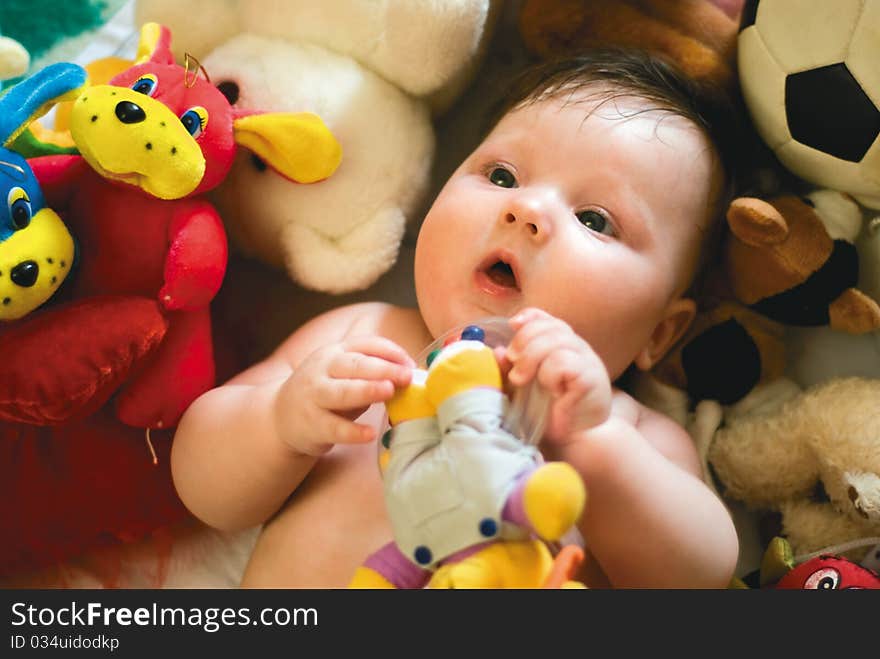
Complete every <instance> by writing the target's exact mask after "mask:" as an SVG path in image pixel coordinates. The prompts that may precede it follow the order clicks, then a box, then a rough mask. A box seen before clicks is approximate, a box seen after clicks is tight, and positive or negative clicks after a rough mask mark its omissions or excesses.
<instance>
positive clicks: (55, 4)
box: [0, 0, 126, 85]
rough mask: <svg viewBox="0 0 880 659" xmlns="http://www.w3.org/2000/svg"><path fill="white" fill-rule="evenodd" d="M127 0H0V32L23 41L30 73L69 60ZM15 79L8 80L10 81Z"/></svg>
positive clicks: (9, 83)
mask: <svg viewBox="0 0 880 659" xmlns="http://www.w3.org/2000/svg"><path fill="white" fill-rule="evenodd" d="M125 2H126V0H0V32H2V34H4V35H5V36H7V37H11V38H13V39H15V40H16V41H18V42H19V43H20V44H21V45H23V46H24V47H25V48H26V49H27V51H28V53H29V54H30V56H31V69H30V71H29V73H33V72H34V71H36V70H37V69H40V68H42V67H43V66H45V65H46V64H47V63H49V62H53V61H65V60H68V61H69V60H72V59H73V58H74V57H76V56H77V54H78V53H79V52H80V51H81V50H82V47H83V46H84V45H85V44H87V43H88V42H89V40H90V38H91V36H92V34H93V32H94V31H95V30H97V29H99V28H100V27H101V26H102V25H103V24H104V23H106V22H107V21H108V20H109V19H110V18H112V17H113V15H114V14H115V13H116V12H117V11H119V9H120V8H121V7H122V6H123V5H124V4H125ZM14 82H15V80H10V81H9V82H8V83H7V84H8V85H11V84H13V83H14Z"/></svg>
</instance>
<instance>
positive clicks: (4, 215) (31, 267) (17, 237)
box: [0, 63, 86, 321]
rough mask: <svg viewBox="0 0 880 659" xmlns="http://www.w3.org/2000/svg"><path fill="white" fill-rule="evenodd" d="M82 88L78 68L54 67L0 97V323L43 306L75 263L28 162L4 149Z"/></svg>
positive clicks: (83, 79) (70, 246)
mask: <svg viewBox="0 0 880 659" xmlns="http://www.w3.org/2000/svg"><path fill="white" fill-rule="evenodd" d="M85 84H86V72H85V70H84V69H83V68H82V67H80V66H77V65H76V64H68V63H60V64H52V65H50V66H47V67H46V68H44V69H42V70H40V71H38V72H37V73H35V74H34V75H32V76H30V77H29V78H26V79H25V80H23V81H22V82H20V83H18V84H17V85H15V86H13V87H11V88H10V89H9V90H8V91H7V92H6V93H5V94H4V95H3V96H2V97H0V140H2V145H3V146H2V148H0V194H2V197H0V320H4V321H9V320H16V319H18V318H21V317H23V316H25V315H26V314H28V313H30V312H31V311H33V310H34V309H36V308H37V307H39V306H40V305H41V304H43V303H44V302H46V300H48V299H49V298H50V297H51V296H52V295H53V294H54V293H55V291H56V290H57V289H58V287H59V286H60V285H61V283H62V282H63V281H64V279H65V278H66V277H67V275H68V273H69V272H70V270H71V267H72V266H73V261H74V241H73V237H72V236H71V235H70V232H69V231H68V230H67V227H66V226H65V225H64V223H63V222H62V221H61V218H60V217H59V216H58V214H57V213H55V212H54V211H53V210H52V209H50V208H47V207H46V203H45V200H44V198H43V193H42V190H41V189H40V185H39V183H38V182H37V179H36V177H35V176H34V173H33V171H32V170H31V168H30V166H29V165H28V163H27V160H25V158H24V157H22V156H21V155H20V154H18V153H16V152H15V151H11V150H10V149H9V148H7V147H9V145H10V144H12V142H14V141H15V138H16V137H18V136H19V134H20V133H21V132H22V131H23V130H24V129H25V128H27V126H28V124H30V123H31V122H32V121H34V120H35V119H37V118H38V117H41V116H42V115H44V114H45V113H46V112H48V111H49V109H50V108H51V107H52V106H53V105H54V104H55V103H58V102H61V101H66V100H72V99H74V98H76V97H77V96H78V95H79V93H80V90H81V89H82V88H83V87H84V86H85ZM3 201H5V203H3Z"/></svg>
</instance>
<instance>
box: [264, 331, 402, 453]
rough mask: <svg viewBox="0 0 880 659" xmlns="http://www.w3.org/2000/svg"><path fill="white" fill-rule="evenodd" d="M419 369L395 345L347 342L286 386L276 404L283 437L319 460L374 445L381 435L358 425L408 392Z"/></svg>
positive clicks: (375, 340)
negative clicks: (335, 451)
mask: <svg viewBox="0 0 880 659" xmlns="http://www.w3.org/2000/svg"><path fill="white" fill-rule="evenodd" d="M414 366H415V363H414V362H413V360H412V359H411V358H410V356H409V355H408V354H407V353H406V351H404V350H403V348H401V347H400V346H398V345H397V344H396V343H394V342H392V341H389V340H388V339H385V338H382V337H378V336H363V337H353V338H350V339H346V340H344V341H342V342H340V343H334V344H331V345H329V346H325V347H323V348H320V349H319V350H317V351H315V352H313V353H312V354H311V355H309V356H308V357H306V358H305V359H304V360H303V361H302V362H301V363H300V364H299V366H298V367H297V368H296V369H295V370H294V372H293V374H292V375H291V376H290V377H289V378H288V379H287V381H286V382H285V383H284V384H283V385H282V386H281V389H280V390H279V392H278V397H277V399H276V403H275V409H276V419H277V422H278V424H279V427H278V433H279V436H280V437H281V438H282V441H283V442H284V443H285V444H286V445H288V446H289V447H290V448H292V449H293V450H295V451H297V452H298V453H302V454H305V455H311V456H319V455H321V454H323V453H326V452H327V451H329V450H330V448H332V446H333V445H334V444H358V443H365V442H369V441H372V440H373V439H375V437H376V429H375V428H373V427H372V426H369V425H366V424H361V423H355V422H354V419H356V418H357V417H359V416H360V415H361V414H363V413H364V412H365V411H366V409H367V408H368V407H369V406H370V405H371V404H373V403H384V402H385V401H387V400H388V399H390V398H391V397H392V396H393V395H394V390H395V387H401V386H406V385H408V384H409V382H410V379H411V377H412V369H413V367H414Z"/></svg>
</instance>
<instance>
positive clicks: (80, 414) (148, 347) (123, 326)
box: [0, 297, 167, 425]
mask: <svg viewBox="0 0 880 659" xmlns="http://www.w3.org/2000/svg"><path fill="white" fill-rule="evenodd" d="M166 330H167V322H166V320H165V317H164V315H163V314H162V312H161V310H160V309H159V305H158V304H157V303H156V302H155V301H154V300H150V299H147V298H128V297H102V298H92V299H87V300H79V301H77V302H72V303H69V304H66V305H62V306H59V307H55V308H49V309H47V310H45V311H38V312H36V313H34V314H32V315H31V316H28V317H27V318H25V319H24V320H23V321H20V322H18V323H12V324H9V325H6V326H0V342H2V344H3V345H6V346H9V347H10V348H9V349H7V350H4V352H3V367H2V377H0V420H3V421H8V422H13V423H29V424H33V425H56V424H61V423H65V422H69V421H72V420H76V419H82V418H85V417H86V416H88V415H89V414H92V413H93V412H95V411H97V410H98V408H99V407H101V406H102V405H103V404H104V403H106V402H107V399H108V398H109V397H110V396H111V394H112V393H113V392H114V391H115V390H116V389H117V388H118V387H119V385H120V384H122V382H123V381H124V380H125V379H126V377H127V376H128V374H129V372H130V371H131V368H132V366H133V365H134V364H136V363H138V362H139V361H140V360H141V359H143V358H144V357H145V356H147V355H149V354H150V353H151V352H153V351H154V350H155V349H156V348H157V347H158V345H159V343H160V342H161V341H162V339H163V337H164V336H165V332H166Z"/></svg>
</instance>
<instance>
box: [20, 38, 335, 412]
mask: <svg viewBox="0 0 880 659" xmlns="http://www.w3.org/2000/svg"><path fill="white" fill-rule="evenodd" d="M169 48H170V32H169V31H168V29H167V28H164V27H160V26H159V25H157V24H155V23H150V24H146V25H145V26H144V27H143V28H142V31H141V45H140V51H139V58H138V63H137V64H136V65H135V66H134V67H132V68H130V69H128V70H126V71H124V72H123V73H121V74H119V75H118V76H116V77H115V78H113V80H112V81H111V83H110V84H108V85H99V86H94V87H92V88H90V89H89V90H88V91H87V92H86V93H84V94H82V95H81V96H80V97H79V98H78V99H77V101H76V103H75V104H74V107H73V109H72V111H71V117H70V127H71V134H72V136H73V139H74V142H75V143H76V146H77V148H78V149H79V151H80V152H81V153H82V155H83V159H84V161H85V162H83V159H79V158H49V159H34V160H33V161H32V162H33V163H34V167H35V169H36V171H37V172H38V176H42V177H43V178H45V179H46V180H47V181H50V183H49V184H48V185H47V189H48V190H49V192H47V194H53V195H54V196H55V198H56V199H58V200H59V205H60V206H61V207H64V208H67V209H68V217H69V222H70V223H71V226H72V227H73V228H74V230H75V231H76V233H77V235H78V236H79V239H80V242H81V245H82V262H83V265H82V267H81V269H80V271H79V273H78V275H77V278H76V281H75V284H74V296H75V297H77V298H86V297H94V296H97V295H137V296H145V297H152V298H154V299H156V300H158V301H159V303H160V305H161V306H162V308H163V311H164V312H165V314H166V318H167V321H168V331H167V335H166V337H165V339H164V341H163V344H162V347H161V350H160V352H159V353H158V354H157V355H156V356H155V358H154V359H153V360H152V362H151V364H150V365H149V367H148V368H145V369H143V370H142V371H141V372H140V373H139V374H138V375H137V376H136V377H135V378H134V379H132V380H131V381H129V382H128V383H127V386H126V388H125V391H124V392H121V393H120V394H119V396H118V398H117V401H116V405H117V410H118V413H119V418H120V419H121V420H122V421H123V422H125V423H127V424H128V425H132V426H135V427H140V428H162V427H168V426H172V425H174V424H175V423H176V421H177V419H178V418H179V417H180V415H181V414H182V412H183V410H184V409H186V407H187V406H188V405H189V403H190V402H192V400H194V399H195V397H196V396H198V395H199V394H201V393H202V392H204V391H206V390H207V389H208V388H210V387H211V386H213V384H214V363H213V357H212V349H211V327H210V316H209V312H208V303H209V302H210V300H211V299H212V298H213V296H214V294H215V293H216V292H217V290H218V289H219V287H220V284H221V282H222V279H223V275H224V272H225V268H226V239H225V233H224V230H223V225H222V222H221V220H220V218H219V216H218V215H217V213H216V211H215V210H214V208H213V207H212V205H211V204H210V203H209V202H207V201H206V200H204V198H203V197H202V194H203V193H205V192H206V191H207V190H210V189H211V188H213V187H215V186H216V185H217V184H218V183H219V182H220V181H221V180H223V178H224V177H225V175H226V173H227V172H228V171H229V168H230V166H231V164H232V160H233V157H234V155H235V152H236V143H239V144H242V145H244V146H246V147H247V148H248V149H249V150H250V151H252V152H253V153H255V154H259V156H260V157H261V158H262V159H263V160H264V161H265V162H267V163H269V164H270V165H272V166H273V167H274V168H275V169H276V171H279V172H280V173H281V174H283V175H285V176H288V177H289V178H290V179H291V180H295V181H298V182H299V183H311V182H315V181H320V180H322V179H324V178H326V177H327V176H329V175H330V174H332V173H333V171H334V170H335V169H336V167H337V166H338V164H339V162H340V156H341V154H340V149H339V145H338V143H337V142H336V140H335V139H334V138H333V136H332V135H331V134H330V132H329V131H328V130H327V128H326V127H325V126H324V124H323V123H322V122H321V120H320V119H319V118H318V117H317V116H315V115H311V114H306V113H302V114H298V115H293V114H260V113H257V112H254V111H241V110H236V109H234V108H232V107H231V106H230V104H229V103H228V101H227V99H226V98H225V97H224V96H223V95H222V94H221V93H220V92H219V91H218V90H217V89H216V87H214V86H213V85H212V84H211V83H210V82H209V81H208V80H207V79H206V78H205V77H204V72H203V70H202V69H200V67H199V65H198V64H197V63H196V62H194V61H192V60H188V62H187V63H186V66H185V67H182V66H178V65H176V64H175V63H174V61H173V58H172V55H171V51H170V49H169ZM86 163H88V165H90V167H89V166H87V165H86ZM131 218H138V221H137V222H132V221H131Z"/></svg>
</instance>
